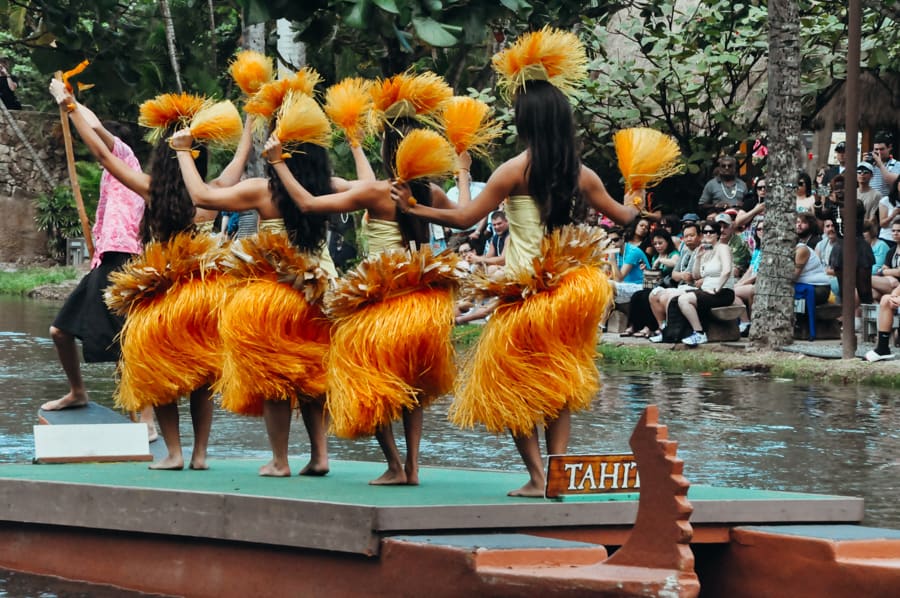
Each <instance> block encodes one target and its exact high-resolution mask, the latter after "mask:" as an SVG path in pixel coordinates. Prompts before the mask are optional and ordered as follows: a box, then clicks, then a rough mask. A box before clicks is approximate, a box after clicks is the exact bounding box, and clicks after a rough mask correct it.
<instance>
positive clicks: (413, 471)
mask: <svg viewBox="0 0 900 598" xmlns="http://www.w3.org/2000/svg"><path fill="white" fill-rule="evenodd" d="M404 473H405V474H406V485H407V486H418V485H419V468H418V467H415V468H413V467H404Z"/></svg>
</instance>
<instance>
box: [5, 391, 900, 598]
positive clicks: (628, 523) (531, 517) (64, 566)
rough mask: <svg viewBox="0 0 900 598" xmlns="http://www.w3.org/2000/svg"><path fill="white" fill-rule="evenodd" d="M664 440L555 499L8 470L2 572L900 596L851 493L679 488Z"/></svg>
mask: <svg viewBox="0 0 900 598" xmlns="http://www.w3.org/2000/svg"><path fill="white" fill-rule="evenodd" d="M676 447H677V444H676V443H675V442H674V441H670V440H669V439H668V438H667V432H666V427H665V426H663V425H660V424H659V422H658V412H657V410H656V408H655V407H654V406H650V407H648V408H647V409H646V410H645V412H644V414H643V416H642V417H641V420H640V421H639V422H638V424H637V426H636V428H635V431H634V433H633V434H632V437H631V448H632V451H633V454H634V457H635V460H636V461H637V463H638V468H639V470H640V476H641V481H640V485H641V490H640V493H639V494H638V493H628V494H593V495H589V496H577V497H565V498H564V499H563V500H552V501H551V500H546V499H525V498H512V497H507V496H505V489H508V488H510V487H515V485H516V484H517V482H520V481H521V480H520V478H521V476H522V474H521V473H519V472H495V471H483V470H465V469H449V468H423V471H422V476H421V478H422V484H421V486H419V487H405V486H404V487H390V488H385V487H372V486H368V484H366V480H368V479H371V478H372V477H374V476H375V475H377V474H378V473H379V472H380V470H379V468H380V467H381V465H380V464H377V463H363V462H351V461H344V462H341V461H338V462H335V463H333V467H332V473H331V474H329V475H328V476H325V477H324V478H315V479H311V478H301V477H294V478H289V479H272V478H260V477H258V476H256V475H255V469H256V467H257V466H258V464H259V463H258V462H256V461H250V460H226V461H220V462H216V463H214V464H213V468H212V469H211V470H209V471H204V472H159V471H151V470H148V469H147V468H146V464H141V463H82V464H65V465H32V464H3V465H0V567H2V568H6V569H10V570H14V571H21V572H25V573H31V574H38V575H51V576H56V577H60V578H64V579H69V580H75V581H82V582H88V583H94V584H104V585H110V586H114V587H120V588H125V589H130V590H135V591H141V592H147V593H154V594H162V595H172V596H217V597H222V596H248V595H266V596H298V595H319V596H349V595H354V596H361V595H364V596H422V595H428V596H429V598H438V597H443V596H448V597H449V596H461V595H471V596H511V597H515V596H529V597H533V596H535V595H540V596H582V595H590V596H667V597H668V596H685V597H687V596H697V595H701V596H736V597H740V596H762V595H771V596H779V595H783V596H801V597H803V596H810V597H812V596H823V595H828V596H848V597H849V596H853V598H857V597H858V596H896V595H900V531H896V530H887V529H880V528H869V527H863V526H860V525H858V523H859V522H860V521H862V518H863V501H862V499H858V498H852V497H841V496H825V495H810V494H801V493H790V492H771V491H760V490H744V489H728V488H712V487H708V486H690V485H689V484H688V482H687V480H685V479H684V477H683V475H682V469H683V463H682V461H681V460H679V459H678V458H677V456H676Z"/></svg>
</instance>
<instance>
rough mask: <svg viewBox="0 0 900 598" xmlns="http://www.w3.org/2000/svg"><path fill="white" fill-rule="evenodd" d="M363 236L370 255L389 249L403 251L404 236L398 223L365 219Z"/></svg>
mask: <svg viewBox="0 0 900 598" xmlns="http://www.w3.org/2000/svg"><path fill="white" fill-rule="evenodd" d="M363 234H365V236H366V241H367V242H368V248H369V255H377V254H379V253H381V252H382V251H386V250H388V249H403V235H402V234H401V233H400V225H399V224H397V223H396V222H390V221H388V220H378V219H375V218H364V219H363Z"/></svg>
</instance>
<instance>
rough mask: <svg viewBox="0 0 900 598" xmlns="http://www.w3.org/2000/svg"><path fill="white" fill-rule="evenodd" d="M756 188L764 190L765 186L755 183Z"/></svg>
mask: <svg viewBox="0 0 900 598" xmlns="http://www.w3.org/2000/svg"><path fill="white" fill-rule="evenodd" d="M756 188H757V189H759V190H760V191H765V190H766V186H765V185H757V186H756Z"/></svg>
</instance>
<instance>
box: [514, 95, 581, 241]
mask: <svg viewBox="0 0 900 598" xmlns="http://www.w3.org/2000/svg"><path fill="white" fill-rule="evenodd" d="M513 107H514V110H515V123H516V131H517V133H518V135H519V139H520V140H521V141H522V143H524V144H525V146H526V147H527V148H528V167H527V170H526V173H525V175H526V177H527V179H528V193H529V194H530V195H531V197H532V198H533V199H534V200H535V201H536V202H537V204H538V209H539V211H540V214H541V222H543V223H544V226H546V227H547V230H553V229H555V228H558V227H560V226H564V225H566V224H569V223H571V222H573V221H582V220H584V216H585V214H586V206H585V203H584V200H583V198H582V197H581V192H580V190H579V188H578V177H579V175H580V174H581V160H580V158H579V157H578V153H577V144H576V141H575V119H574V117H573V116H572V107H571V106H570V105H569V101H568V100H567V99H566V96H565V95H564V94H563V93H562V92H561V91H559V90H558V89H557V88H556V87H554V86H553V85H551V84H550V83H547V82H546V81H528V82H526V83H525V85H524V86H523V87H522V89H520V90H519V91H518V93H516V98H515V102H514V106H513Z"/></svg>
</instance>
